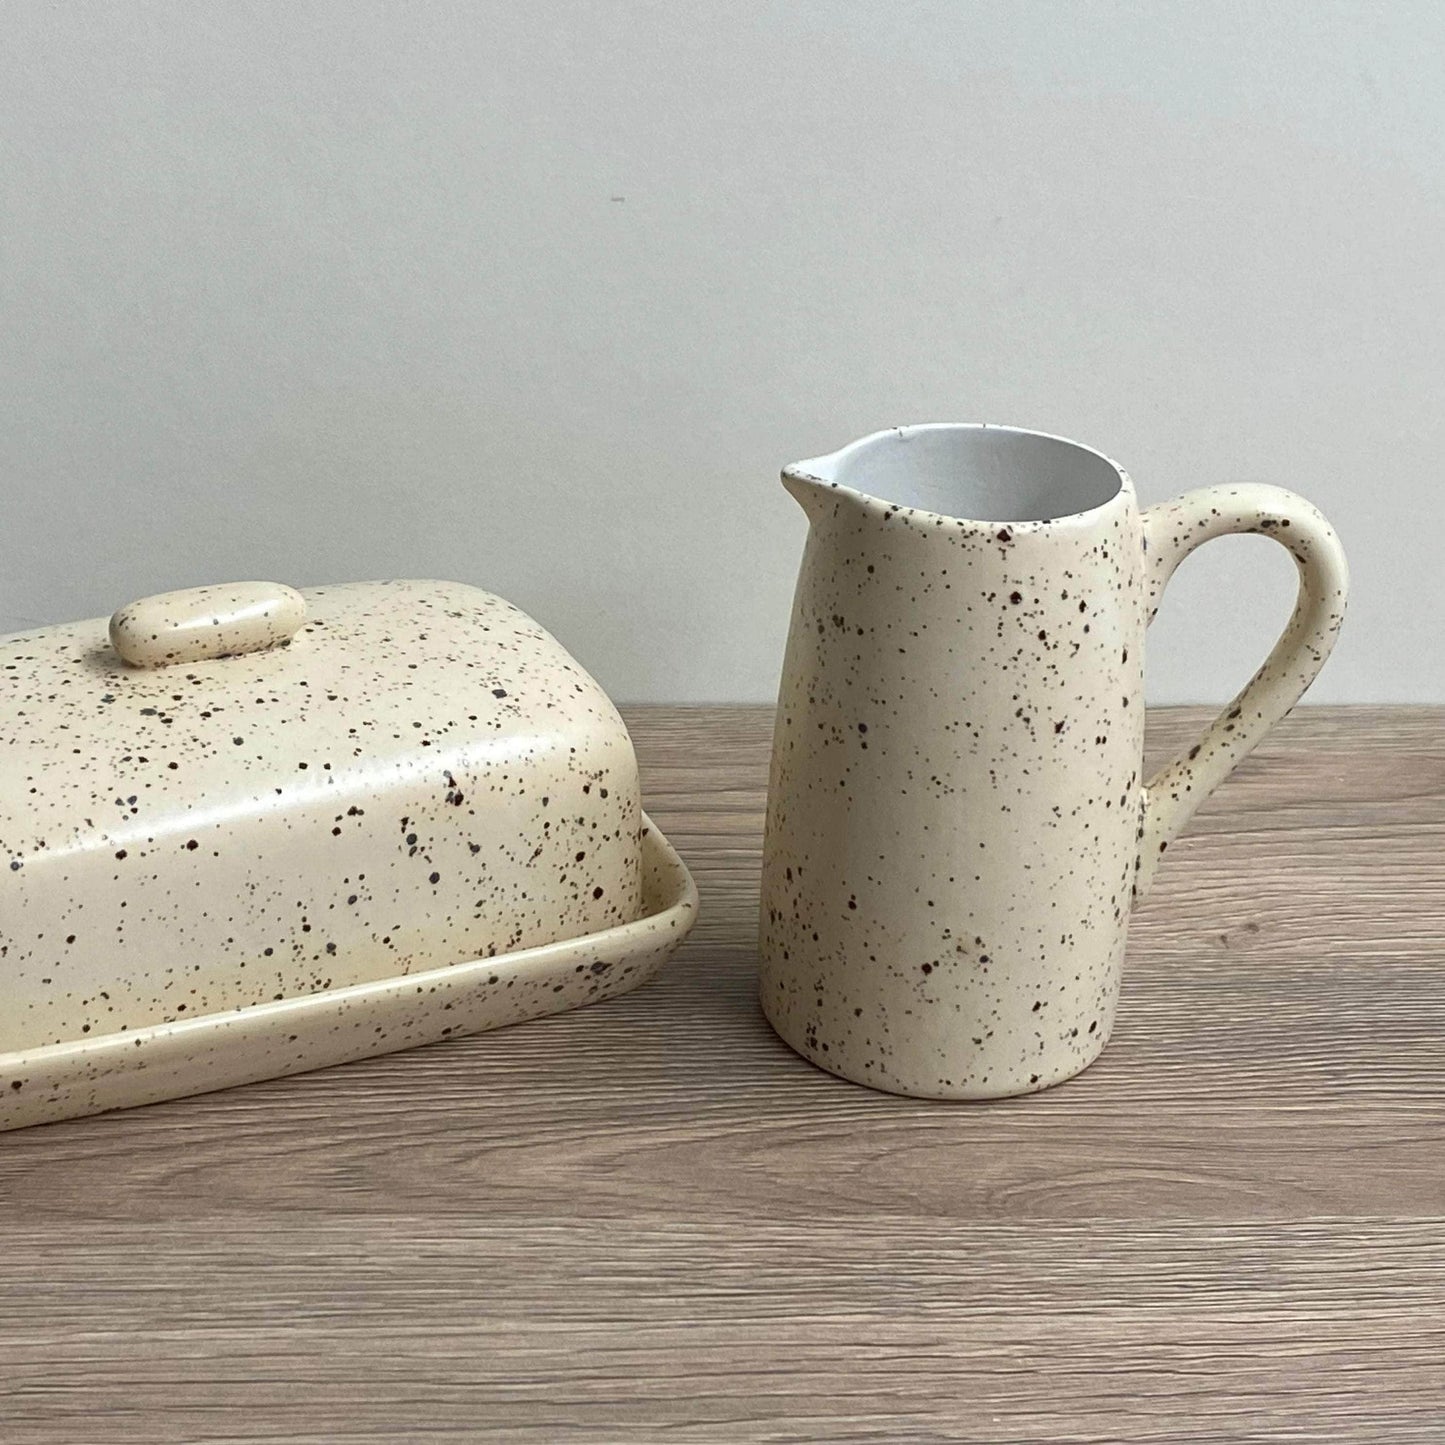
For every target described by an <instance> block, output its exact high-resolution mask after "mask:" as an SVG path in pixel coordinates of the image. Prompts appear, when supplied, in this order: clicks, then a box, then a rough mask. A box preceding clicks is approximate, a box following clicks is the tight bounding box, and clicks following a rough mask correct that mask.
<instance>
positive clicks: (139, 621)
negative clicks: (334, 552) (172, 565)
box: [110, 582, 306, 667]
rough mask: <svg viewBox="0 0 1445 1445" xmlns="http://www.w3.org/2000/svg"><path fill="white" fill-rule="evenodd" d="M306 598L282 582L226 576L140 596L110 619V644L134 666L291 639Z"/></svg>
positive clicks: (160, 664) (161, 664)
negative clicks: (228, 578) (200, 584)
mask: <svg viewBox="0 0 1445 1445" xmlns="http://www.w3.org/2000/svg"><path fill="white" fill-rule="evenodd" d="M305 621H306V600H305V598H303V597H302V596H301V594H300V593H299V592H298V591H296V589H295V588H294V587H287V586H284V585H283V584H282V583H280V582H226V583H221V584H218V585H216V586H212V587H189V588H186V589H185V590H184V591H181V592H162V593H160V594H158V595H157V596H155V597H142V598H141V599H140V601H138V602H132V603H130V604H128V605H127V606H125V607H122V608H121V609H120V611H119V612H117V613H116V614H115V616H114V617H112V618H111V619H110V645H111V646H112V647H113V648H115V650H116V651H117V652H118V653H119V654H120V655H121V657H122V658H123V659H124V660H125V661H126V662H128V663H130V664H131V666H132V667H166V666H169V665H170V664H171V663H176V662H199V661H201V660H202V659H204V658H209V657H229V656H231V655H233V654H235V653H238V652H259V651H261V650H262V649H263V648H266V647H275V646H276V645H277V644H279V643H285V642H290V640H291V639H292V637H294V636H295V635H296V633H297V631H298V630H299V629H300V627H301V625H302V624H303V623H304V622H305Z"/></svg>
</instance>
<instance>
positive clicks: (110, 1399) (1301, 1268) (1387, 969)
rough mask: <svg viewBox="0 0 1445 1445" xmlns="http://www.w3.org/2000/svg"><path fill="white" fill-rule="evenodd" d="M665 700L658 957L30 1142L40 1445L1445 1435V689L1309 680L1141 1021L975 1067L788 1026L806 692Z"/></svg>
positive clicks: (1138, 975) (1183, 862)
mask: <svg viewBox="0 0 1445 1445" xmlns="http://www.w3.org/2000/svg"><path fill="white" fill-rule="evenodd" d="M629 720H630V721H631V723H632V725H633V729H634V734H635V737H636V739H637V743H638V746H639V750H640V752H641V755H642V758H643V766H644V778H645V784H646V789H647V799H648V806H649V808H650V810H651V811H652V813H653V815H654V817H655V818H656V819H657V821H658V823H659V825H660V826H661V827H662V829H663V830H664V832H665V833H667V835H668V836H669V837H670V838H671V839H672V840H673V842H674V843H675V844H676V845H677V846H678V847H679V848H680V850H681V851H682V853H683V855H684V857H686V858H687V860H688V862H689V863H690V864H691V866H692V868H693V869H694V871H695V873H696V876H697V880H698V883H699V886H700V887H701V889H702V897H703V914H702V919H701V921H700V923H699V924H698V927H697V930H696V932H695V933H694V935H693V938H692V940H691V941H690V942H689V944H688V945H687V947H686V948H685V949H684V951H683V952H681V953H680V954H679V955H678V957H677V959H676V960H675V962H674V963H673V964H672V965H671V966H670V968H669V970H668V971H667V972H666V973H665V974H664V975H663V976H662V977H661V978H660V979H659V980H658V981H657V982H656V983H654V984H653V985H651V986H650V987H648V988H646V989H643V990H642V991H640V992H638V993H636V994H633V995H631V996H630V997H627V998H624V999H620V1000H617V1001H615V1002H613V1003H609V1004H603V1005H601V1006H599V1007H597V1008H595V1009H592V1010H588V1011H584V1012H582V1013H579V1014H573V1015H569V1016H566V1017H563V1018H559V1019H554V1020H546V1021H542V1022H539V1023H534V1024H528V1025H523V1026H521V1027H519V1028H515V1029H512V1030H510V1031H506V1032H503V1033H497V1034H490V1035H484V1036H482V1037H478V1038H473V1039H465V1040H460V1041H456V1042H452V1043H447V1044H442V1045H437V1046H435V1047H433V1048H430V1049H423V1050H420V1051H418V1052H415V1053H412V1054H410V1055H405V1054H403V1055H397V1056H394V1057H391V1058H386V1059H379V1060H375V1061H371V1062H368V1063H362V1064H354V1065H351V1066H349V1067H346V1068H341V1069H332V1070H329V1071H326V1072H323V1073H318V1074H312V1075H308V1076H306V1077H304V1078H299V1079H292V1080H287V1081H283V1082H277V1083H273V1084H261V1085H255V1086H252V1087H250V1088H246V1089H237V1090H232V1091H230V1092H228V1093H223V1094H213V1095H210V1096H208V1097H206V1098H202V1099H196V1100H189V1101H180V1102H177V1103H173V1104H165V1105H158V1106H155V1107H152V1108H148V1109H140V1110H135V1111H132V1112H130V1113H124V1114H114V1115H110V1116H106V1117H101V1118H96V1119H86V1120H80V1121H76V1122H73V1123H67V1124H57V1125H51V1126H49V1127H45V1128H39V1129H32V1130H29V1131H25V1132H23V1133H19V1134H14V1135H9V1136H5V1137H4V1138H3V1139H0V1290H3V1293H0V1304H3V1308H0V1442H3V1445H27V1442H35V1441H44V1442H47V1445H49V1442H65V1445H90V1442H109V1441H126V1442H145V1445H164V1442H172V1441H206V1442H221V1441H258V1440H271V1441H329V1442H342V1441H345V1442H368V1445H370V1442H381V1441H388V1442H389V1441H430V1440H442V1439H445V1440H466V1439H476V1438H485V1439H501V1440H516V1441H537V1442H542V1441H547V1442H551V1441H564V1440H572V1439H587V1440H599V1441H607V1440H610V1441H649V1440H665V1441H747V1440H774V1441H784V1440H825V1441H835V1440H836V1441H845V1440H846V1441H854V1440H869V1441H899V1440H975V1441H998V1442H1005V1441H1038V1442H1049V1445H1066V1442H1085V1441H1088V1442H1108V1441H1121V1442H1122V1441H1130V1442H1133V1441H1151V1442H1160V1441H1195V1440H1224V1439H1230V1440H1235V1439H1237V1440H1259V1441H1264V1440H1271V1441H1289V1442H1301V1441H1316V1440H1317V1441H1342V1440H1347V1441H1379V1442H1391V1445H1399V1442H1407V1441H1429V1442H1433V1445H1439V1442H1442V1441H1445V957H1442V955H1445V710H1442V709H1435V710H1430V709H1421V708H1412V709H1376V710H1363V709H1302V710H1301V711H1299V712H1298V713H1296V714H1295V715H1294V716H1293V717H1292V718H1291V719H1289V720H1288V721H1287V722H1286V723H1285V724H1284V725H1283V726H1282V727H1281V728H1280V729H1279V730H1278V732H1277V733H1276V734H1275V735H1274V737H1273V739H1272V740H1271V741H1270V742H1268V743H1267V744H1266V745H1265V746H1264V747H1263V748H1261V749H1260V751H1259V752H1258V753H1256V754H1255V756H1254V757H1253V758H1251V759H1250V760H1249V761H1247V762H1246V763H1245V764H1244V765H1243V766H1242V767H1241V768H1240V770H1239V771H1238V773H1236V774H1235V776H1234V778H1233V779H1232V780H1231V781H1230V782H1229V783H1228V784H1226V786H1225V787H1224V788H1223V789H1222V790H1221V791H1220V792H1219V793H1218V794H1217V795H1216V796H1215V798H1214V799H1213V800H1212V801H1211V802H1210V803H1209V804H1207V805H1206V807H1205V808H1204V810H1203V811H1202V812H1201V813H1200V815H1199V816H1198V818H1197V819H1196V820H1195V822H1194V824H1193V826H1192V827H1191V828H1190V830H1189V831H1188V832H1187V833H1186V835H1185V836H1184V838H1183V839H1181V840H1180V842H1179V844H1178V845H1177V846H1176V847H1174V848H1171V849H1170V852H1169V858H1168V861H1167V863H1166V864H1165V866H1164V867H1163V868H1162V869H1161V871H1160V876H1159V880H1158V883H1157V885H1156V887H1155V890H1154V892H1153V894H1152V895H1151V896H1150V898H1149V900H1148V901H1147V903H1146V904H1144V906H1143V907H1142V908H1141V910H1140V912H1139V914H1138V916H1137V919H1136V921H1135V924H1134V930H1133V934H1132V938H1131V942H1130V970H1129V975H1128V977H1127V979H1126V983H1125V995H1124V1003H1123V1007H1122V1009H1121V1012H1120V1016H1119V1023H1118V1028H1117V1031H1116V1034H1115V1038H1114V1041H1113V1043H1112V1044H1111V1045H1110V1047H1109V1049H1108V1050H1107V1051H1106V1053H1105V1054H1104V1057H1103V1058H1102V1059H1101V1060H1100V1061H1099V1062H1098V1063H1097V1064H1095V1065H1094V1067H1093V1068H1091V1069H1090V1070H1089V1071H1088V1072H1087V1073H1085V1074H1084V1075H1082V1076H1081V1077H1080V1078H1078V1079H1076V1080H1074V1081H1072V1082H1071V1083H1068V1084H1065V1085H1063V1086H1062V1087H1060V1088H1057V1089H1054V1090H1051V1091H1049V1092H1047V1093H1044V1094H1039V1095H1035V1096H1033V1097H1031V1098H1027V1099H1017V1100H1010V1101H1007V1102H1003V1103H995V1104H981V1105H980V1104H972V1105H970V1104H957V1105H950V1104H936V1103H919V1102H915V1101H911V1100H906V1099H897V1098H891V1097H887V1096H884V1095H881V1094H874V1093H870V1092H868V1091H867V1090H864V1089H861V1088H857V1087H855V1086H853V1085H850V1084H845V1083H842V1082H840V1081H838V1080H836V1079H833V1078H830V1077H828V1076H826V1075H824V1074H822V1073H820V1072H818V1071H817V1070H815V1069H813V1068H811V1067H810V1066H809V1065H807V1064H805V1063H804V1062H803V1061H802V1060H801V1059H799V1058H796V1057H795V1056H794V1055H792V1054H791V1053H790V1052H789V1051H788V1050H787V1049H786V1048H785V1047H784V1046H783V1045H782V1044H780V1043H779V1042H777V1041H776V1040H775V1039H774V1038H773V1036H772V1035H771V1034H770V1032H769V1031H768V1028H767V1026H766V1024H765V1023H764V1022H763V1020H762V1017H761V1015H760V1014H759V1012H758V1008H757V1005H756V1002H755V1000H754V981H753V975H754V964H755V959H754V944H753V937H754V926H755V920H754V913H755V908H756V893H757V872H758V857H759V843H760V831H761V822H762V807H763V788H764V778H765V769H766V762H767V748H768V735H769V727H770V723H769V715H768V714H767V713H766V712H764V711H762V710H759V709H711V710H679V709H670V710H656V709H654V710H648V709H634V710H632V712H631V713H630V717H629ZM1197 722H1198V714H1189V713H1184V712H1177V711H1176V712H1165V713H1160V714H1155V715H1153V716H1152V717H1151V746H1152V747H1156V748H1159V749H1162V748H1169V749H1171V750H1172V749H1173V748H1176V747H1177V746H1178V745H1179V743H1180V740H1181V739H1183V738H1185V737H1186V735H1187V734H1189V733H1190V732H1191V730H1193V729H1194V728H1195V727H1196V726H1197Z"/></svg>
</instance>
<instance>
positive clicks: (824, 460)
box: [783, 453, 838, 522]
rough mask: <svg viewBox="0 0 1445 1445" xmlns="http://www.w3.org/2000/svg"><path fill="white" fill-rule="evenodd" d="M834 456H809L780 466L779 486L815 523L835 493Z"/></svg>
mask: <svg viewBox="0 0 1445 1445" xmlns="http://www.w3.org/2000/svg"><path fill="white" fill-rule="evenodd" d="M836 471H837V455H836V453H835V454H834V455H832V456H826V457H813V458H811V459H810V460H808V461H806V462H794V463H793V464H792V465H791V466H786V467H784V468H783V485H784V486H785V487H786V488H787V489H788V491H789V492H790V493H791V494H792V495H793V497H794V498H795V500H796V501H797V503H798V505H799V506H800V507H801V508H802V509H803V510H804V511H805V512H806V513H807V514H808V520H809V521H810V522H816V521H817V520H818V519H819V517H821V516H822V515H823V513H824V512H825V511H826V509H827V508H828V507H829V506H831V505H832V503H833V502H834V501H835V500H836V498H837V495H838V483H837V479H836Z"/></svg>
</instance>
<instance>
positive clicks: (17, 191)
mask: <svg viewBox="0 0 1445 1445" xmlns="http://www.w3.org/2000/svg"><path fill="white" fill-rule="evenodd" d="M0 18H3V44H0V147H3V149H0V178H3V187H4V195H3V205H4V213H3V228H0V229H3V257H0V308H3V309H0V314H3V319H4V328H5V334H4V345H3V347H0V388H3V392H0V395H3V408H0V486H3V501H4V507H3V517H4V538H5V553H6V564H5V566H4V567H3V569H0V630H14V629H18V628H22V627H28V626H31V625H34V624H36V623H38V622H46V621H61V620H65V619H69V618H71V617H75V616H83V615H93V614H96V613H108V612H110V611H111V610H113V609H114V608H115V607H116V606H118V605H120V604H121V603H122V602H124V601H127V600H129V599H130V598H131V597H133V596H137V595H140V594H144V593H149V592H154V591H160V590H165V589H169V588H172V587H178V586H185V585H192V584H195V583H200V582H207V581H216V580H221V579H230V578H237V577H248V576H262V577H273V578H277V579H280V580H285V581H291V582H295V583H298V584H306V583H309V582H325V581H336V580H343V579H349V578H361V577H376V576H399V575H416V576H448V577H456V578H461V579H464V580H468V581H472V582H475V583H478V584H480V585H483V586H486V587H489V588H491V589H492V590H495V591H498V592H501V593H503V594H504V595H506V596H508V597H510V598H511V599H512V600H514V601H516V602H518V603H519V604H521V605H522V606H524V607H526V608H527V609H528V610H530V611H532V612H534V613H535V614H536V615H537V616H538V617H539V618H540V619H542V620H543V621H544V622H545V623H546V624H547V625H548V626H550V627H551V628H552V630H553V631H554V632H556V633H557V634H558V635H559V636H560V637H562V639H563V640H564V641H565V642H566V643H567V644H568V645H569V646H570V647H571V648H572V650H573V651H574V652H575V653H576V654H577V655H578V656H579V657H580V658H581V659H582V660H583V661H584V663H585V664H586V665H588V666H589V667H590V668H591V669H592V670H593V671H594V672H595V673H596V674H597V676H598V677H599V678H600V680H601V681H602V682H603V684H604V685H605V686H606V687H608V688H609V689H610V690H611V691H612V692H613V694H614V695H615V696H617V697H618V698H619V699H622V700H711V699H763V698H770V697H771V696H772V694H773V690H774V686H775V682H776V676H777V671H778V666H779V663H780V658H781V648H782V642H783V636H784V631H785V628H786V621H787V612H788V606H789V600H790V597H791V591H792V582H793V575H794V569H795V566H796V561H797V557H798V553H799V550H800V547H801V544H802V540H803V521H802V517H801V514H800V513H799V512H798V511H797V508H796V507H795V505H794V504H793V503H792V502H791V501H790V500H789V499H788V498H787V497H786V495H785V494H784V493H783V491H782V490H781V488H780V487H779V486H778V485H777V480H776V474H777V469H778V467H779V466H780V465H781V464H782V463H784V462H786V461H789V460H793V459H795V458H799V457H803V456H808V455H812V454H815V453H817V452H819V451H824V450H828V449H831V448H832V447H834V446H836V445H838V444H840V443H842V442H843V441H846V440H848V439H849V438H851V437H853V436H856V435H859V434H861V433H863V432H865V431H871V430H873V429H875V428H877V427H880V426H886V425H891V424H894V423H897V422H904V421H920V420H989V421H995V422H1010V423H1014V424H1019V425H1025V426H1034V427H1038V428H1041V429H1043V430H1048V431H1054V432H1062V433H1064V434H1067V435H1072V436H1076V437H1078V438H1079V439H1081V440H1083V441H1087V442H1090V443H1092V444H1094V445H1096V446H1099V447H1101V448H1102V449H1103V450H1105V451H1107V452H1109V453H1110V454H1112V455H1113V456H1116V457H1118V458H1119V459H1120V460H1121V461H1122V462H1123V463H1124V464H1125V465H1126V466H1128V467H1129V469H1130V471H1131V472H1132V473H1133V475H1134V477H1135V479H1136V481H1137V482H1138V484H1139V488H1140V492H1141V495H1142V497H1143V499H1144V500H1145V501H1146V502H1147V501H1155V500H1159V499H1162V498H1163V497H1165V496H1167V495H1169V494H1171V493H1172V492H1175V491H1179V490H1182V489H1184V488H1186V487H1189V486H1193V485H1199V484H1203V483H1206V482H1215V481H1226V480H1242V479H1253V480H1265V481H1272V482H1277V483H1280V484H1283V485H1287V486H1293V487H1295V488H1296V489H1297V490H1300V491H1303V492H1305V493H1306V494H1307V495H1309V496H1310V497H1311V498H1312V499H1313V500H1315V501H1316V502H1318V503H1319V504H1320V505H1321V506H1322V507H1323V508H1324V509H1325V510H1326V511H1327V512H1328V513H1329V514H1330V515H1331V516H1332V518H1333V520H1334V521H1335V523H1336V525H1337V527H1338V528H1339V530H1340V532H1341V534H1342V535H1343V537H1344V539H1345V542H1346V545H1347V547H1348V549H1349V551H1350V554H1351V560H1352V563H1353V567H1354V572H1355V589H1356V590H1355V600H1354V603H1353V607H1352V615H1351V616H1350V618H1349V621H1348V624H1347V626H1346V629H1345V632H1344V635H1343V637H1342V639H1341V642H1340V645H1339V648H1338V650H1337V652H1336V654H1335V658H1334V660H1333V661H1332V662H1331V664H1330V666H1329V667H1328V668H1327V670H1326V672H1325V674H1324V677H1323V678H1322V679H1321V681H1320V683H1319V684H1318V686H1317V688H1316V691H1315V693H1314V694H1313V696H1314V697H1315V698H1317V699H1321V700H1330V699H1332V700H1348V701H1365V700H1386V701H1402V700H1421V699H1433V700H1436V701H1442V700H1445V640H1442V638H1445V629H1442V628H1441V625H1440V624H1441V621H1442V612H1445V606H1442V597H1445V584H1442V571H1445V567H1442V561H1441V556H1440V553H1441V544H1442V533H1445V500H1442V488H1441V473H1442V453H1445V448H1442V441H1445V436H1442V433H1445V143H1442V142H1445V61H1442V57H1445V7H1442V6H1440V5H1438V4H1436V3H1434V0H1421V3H1403V0H1396V3H1384V0H1380V3H1359V4H1339V3H1331V0H1272V3H1271V4H1269V5H1259V4H1256V3H1252V0H1251V3H1241V4H1232V3H1221V0H1151V3H1149V4H1143V3H1126V4H1113V3H1106V0H1081V3H1072V4H1061V3H1042V0H1036V3H1022V0H1019V3H1005V4H993V3H966V0H952V3H950V0H939V3H912V0H852V3H848V0H835V3H823V0H792V3H761V0H742V3H727V4H722V3H699V0H686V3H657V4H634V3H622V0H614V3H604V4H584V3H575V0H526V3H522V0H519V3H514V4H458V3H420V0H414V3H407V4H381V3H376V0H344V3H342V0H332V3H300V0H285V3H279V0H278V3H274V4H254V3H252V4H247V3H224V4H222V3H215V0H186V3H170V4H144V3H106V4H93V3H79V4H78V3H68V4H65V5H52V4H48V3H40V0H26V3H14V0H11V3H7V4H4V5H3V6H0ZM1292 588H1293V574H1292V569H1291V567H1290V564H1289V562H1288V560H1287V559H1286V558H1285V557H1284V555H1283V554H1282V553H1280V554H1279V555H1275V554H1274V550H1273V549H1272V548H1271V545H1270V544H1269V543H1268V542H1266V541H1263V540H1262V539H1256V538H1248V539H1237V540H1226V541H1221V542H1217V543H1214V544H1212V545H1211V546H1210V547H1208V548H1206V549H1204V550H1203V551H1202V552H1201V553H1199V554H1196V556H1195V558H1193V559H1192V560H1191V561H1190V562H1189V563H1187V564H1186V565H1185V567H1184V569H1182V570H1181V572H1180V574H1179V576H1178V577H1177V578H1176V580H1175V582H1174V584H1173V587H1172V590H1171V595H1170V599H1169V602H1168V605H1167V607H1166V610H1165V612H1164V614H1163V615H1162V616H1161V619H1160V621H1159V623H1158V624H1157V625H1156V629H1155V632H1154V633H1153V634H1152V635H1151V657H1150V664H1149V666H1150V692H1151V696H1152V698H1153V699H1154V700H1156V701H1191V700H1198V701H1208V700H1215V699H1223V698H1225V697H1227V696H1229V695H1230V694H1231V693H1232V692H1233V691H1234V689H1235V688H1236V687H1237V685H1238V684H1239V683H1240V682H1242V681H1243V679H1244V678H1245V676H1246V675H1247V674H1248V673H1249V672H1250V671H1251V670H1252V668H1253V667H1254V666H1255V664H1256V663H1257V662H1258V661H1259V659H1260V657H1262V655H1263V653H1264V650H1265V648H1266V646H1267V644H1268V642H1269V640H1270V639H1271V638H1272V637H1273V635H1274V633H1275V632H1276V631H1277V630H1278V628H1279V626H1280V625H1281V623H1282V621H1283V618H1284V616H1285V615H1286V613H1287V611H1288V608H1289V599H1290V596H1291V595H1292Z"/></svg>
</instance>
